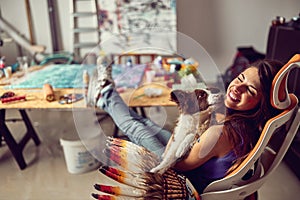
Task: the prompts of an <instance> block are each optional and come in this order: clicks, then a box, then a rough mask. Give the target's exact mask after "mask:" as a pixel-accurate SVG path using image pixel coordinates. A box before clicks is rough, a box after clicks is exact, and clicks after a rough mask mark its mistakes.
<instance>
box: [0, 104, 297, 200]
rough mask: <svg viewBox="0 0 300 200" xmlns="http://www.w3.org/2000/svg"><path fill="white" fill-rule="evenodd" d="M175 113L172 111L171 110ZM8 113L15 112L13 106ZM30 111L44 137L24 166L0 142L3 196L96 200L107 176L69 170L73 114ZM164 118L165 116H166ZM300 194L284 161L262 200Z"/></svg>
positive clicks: (162, 115)
mask: <svg viewBox="0 0 300 200" xmlns="http://www.w3.org/2000/svg"><path fill="white" fill-rule="evenodd" d="M147 112H148V114H150V115H149V116H150V118H153V119H154V120H155V119H158V120H157V122H158V123H161V125H163V126H165V128H171V127H172V126H173V123H174V121H175V119H176V111H174V110H172V108H166V109H165V108H161V109H160V110H159V112H157V110H156V109H150V110H148V111H147ZM170 113H171V114H170ZM8 114H9V115H13V116H15V115H16V112H15V111H14V110H11V111H8ZM28 114H29V116H30V118H31V120H32V123H33V125H34V127H35V129H36V131H37V133H38V135H39V137H40V139H41V141H42V143H41V145H40V146H38V147H36V146H35V145H34V143H33V142H29V143H28V144H27V145H26V147H25V150H24V156H25V159H26V162H27V163H28V167H27V168H26V169H25V170H20V169H19V167H18V166H17V164H16V162H15V160H14V158H13V157H12V155H11V153H10V151H9V149H8V148H7V146H6V145H5V144H4V145H2V147H0V180H1V181H0V182H1V184H0V200H14V199H16V200H17V199H18V200H19V199H22V200H27V199H28V200H40V199H43V200H48V199H49V200H50V199H51V200H56V199H57V200H68V199H70V200H71V199H72V200H73V199H93V198H92V197H91V196H90V194H91V193H92V192H95V190H94V188H93V185H94V184H95V183H97V182H99V181H100V180H101V181H104V180H103V177H101V176H100V174H99V173H98V172H97V170H96V169H95V170H92V171H89V172H86V173H83V174H70V173H69V172H68V170H67V166H66V162H65V158H64V152H63V149H62V146H61V145H60V143H59V139H60V138H62V137H65V136H66V135H72V134H74V133H76V132H77V130H78V129H77V128H76V125H75V123H74V116H73V114H72V112H69V111H47V110H31V111H28ZM161 119H164V120H161ZM100 126H101V128H102V129H103V130H104V131H105V133H106V134H107V135H111V134H112V132H113V124H112V121H111V120H110V119H104V120H103V121H101V124H100ZM10 128H11V129H12V130H13V131H14V135H15V137H18V135H20V134H22V131H23V130H24V128H23V127H22V125H19V124H18V122H17V123H13V124H12V125H10ZM299 195H300V181H299V179H298V178H297V177H296V176H295V175H294V174H293V173H292V172H291V170H290V169H289V168H288V167H287V165H286V164H285V163H284V162H282V163H281V164H280V165H279V167H278V169H277V170H276V171H275V173H274V174H273V175H272V176H271V177H270V178H269V180H268V181H267V182H266V184H265V185H263V187H262V188H261V189H260V190H259V199H261V200H282V199H287V200H296V199H299Z"/></svg>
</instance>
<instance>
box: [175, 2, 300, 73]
mask: <svg viewBox="0 0 300 200" xmlns="http://www.w3.org/2000/svg"><path fill="white" fill-rule="evenodd" d="M177 6H178V15H177V20H178V24H177V25H178V31H180V32H182V33H185V34H186V35H188V36H190V37H192V38H193V39H195V40H196V41H198V42H199V43H200V44H201V45H202V46H203V47H204V48H205V49H206V50H207V51H208V53H209V54H210V55H211V56H212V58H213V60H214V61H215V62H216V64H217V66H219V68H220V69H221V71H223V70H225V69H226V68H227V67H228V66H230V64H231V63H232V61H233V57H234V55H235V53H236V47H238V46H249V45H252V46H253V47H254V48H255V49H256V50H258V51H260V52H262V53H265V51H266V48H267V47H266V44H267V36H268V31H269V26H270V25H271V21H272V19H274V18H275V17H276V16H284V17H286V19H288V20H290V18H291V17H294V16H297V15H298V14H299V12H300V1H299V0H284V1H282V0H251V1H249V0H209V1H207V0H177Z"/></svg>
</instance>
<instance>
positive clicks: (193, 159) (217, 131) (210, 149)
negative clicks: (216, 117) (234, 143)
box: [174, 125, 231, 171]
mask: <svg viewBox="0 0 300 200" xmlns="http://www.w3.org/2000/svg"><path fill="white" fill-rule="evenodd" d="M222 127H223V126H222V125H217V126H211V127H209V128H208V129H207V130H206V131H205V132H204V133H203V134H202V136H201V137H200V139H199V140H198V141H197V142H196V143H195V145H194V146H193V147H192V149H191V151H190V153H189V155H188V156H187V157H186V158H184V159H183V160H181V161H179V162H177V163H176V165H175V166H174V167H175V169H177V170H180V171H188V170H192V169H194V168H196V167H199V166H200V165H202V164H204V163H205V162H206V161H208V160H209V159H211V158H212V157H220V156H224V155H225V154H227V153H228V152H229V151H230V150H231V145H230V143H229V141H228V140H227V139H226V138H225V137H224V136H222V134H221V133H222Z"/></svg>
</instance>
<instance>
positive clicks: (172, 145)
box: [150, 89, 223, 174]
mask: <svg viewBox="0 0 300 200" xmlns="http://www.w3.org/2000/svg"><path fill="white" fill-rule="evenodd" d="M170 100H171V101H173V102H175V103H176V104H177V107H178V109H179V117H178V119H177V123H176V126H175V128H174V131H173V134H172V136H171V138H170V140H169V142H168V145H167V147H166V149H165V151H164V153H163V155H162V160H161V162H160V164H159V165H158V166H156V167H154V168H152V169H151V170H150V172H152V173H159V174H163V173H164V172H165V171H166V170H167V169H169V168H170V167H172V166H173V165H174V164H175V163H176V161H177V160H178V159H180V158H182V157H183V156H185V155H186V154H187V153H188V152H189V150H190V149H191V147H192V146H193V144H194V143H195V141H196V140H197V139H198V138H199V137H200V136H201V134H202V133H203V132H204V131H205V130H206V129H207V128H208V127H209V126H210V124H211V123H212V118H213V117H212V115H213V112H214V111H215V110H216V109H217V108H218V107H219V106H220V105H221V103H222V102H223V95H222V94H221V93H220V92H219V91H218V90H217V89H210V90H205V89H195V90H194V91H192V92H190V91H183V90H174V91H172V92H171V94H170Z"/></svg>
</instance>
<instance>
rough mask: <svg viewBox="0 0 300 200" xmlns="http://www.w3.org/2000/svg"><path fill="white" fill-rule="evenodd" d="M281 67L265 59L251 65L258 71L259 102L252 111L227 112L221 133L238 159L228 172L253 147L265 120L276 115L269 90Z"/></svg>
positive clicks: (280, 64) (229, 110) (278, 63)
mask: <svg viewBox="0 0 300 200" xmlns="http://www.w3.org/2000/svg"><path fill="white" fill-rule="evenodd" d="M282 66H283V64H282V63H281V62H279V61H275V60H267V59H265V60H259V61H257V62H255V63H252V64H251V65H250V67H255V68H257V69H258V75H259V79H260V83H261V84H260V85H261V87H260V88H259V89H260V91H261V92H262V98H261V101H260V102H259V104H258V105H257V107H256V108H254V109H252V110H248V111H236V110H231V109H228V110H227V113H226V118H225V122H224V127H223V133H224V134H225V135H226V136H227V137H228V139H229V140H230V141H231V143H232V146H233V149H234V152H235V153H236V155H237V157H238V159H237V160H236V161H235V163H234V166H233V167H232V168H231V169H230V170H229V172H231V171H232V170H233V169H234V168H235V167H237V166H238V165H239V164H240V163H241V162H242V160H243V159H244V158H245V157H246V156H247V155H248V153H249V152H250V150H251V149H252V148H253V147H254V146H255V144H256V142H257V140H258V138H259V136H260V133H261V131H262V129H263V127H264V125H265V123H266V122H267V120H268V119H270V118H271V117H273V116H275V115H276V114H278V110H276V109H275V108H273V107H272V105H271V103H270V90H271V87H272V81H273V79H274V77H275V75H276V73H277V72H278V71H279V70H280V68H281V67H282ZM229 172H228V173H229Z"/></svg>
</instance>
